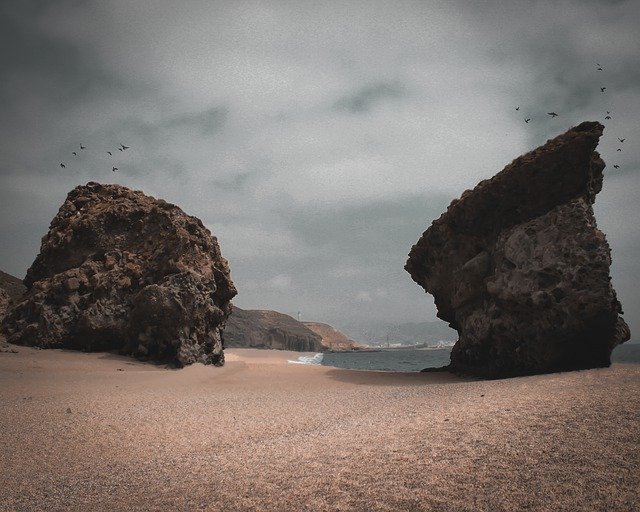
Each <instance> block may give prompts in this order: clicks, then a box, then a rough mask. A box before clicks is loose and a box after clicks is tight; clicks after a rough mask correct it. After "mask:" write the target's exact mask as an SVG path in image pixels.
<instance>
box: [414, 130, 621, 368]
mask: <svg viewBox="0 0 640 512" xmlns="http://www.w3.org/2000/svg"><path fill="white" fill-rule="evenodd" d="M603 128H604V127H603V126H602V125H601V124H599V123H593V122H586V123H582V124H580V125H579V126H576V127H575V128H573V129H571V130H569V131H568V132H566V133H565V134H563V135H560V136H559V137H556V138H555V139H552V140H550V141H548V142H547V143H546V144H545V145H544V146H541V147H540V148H538V149H536V150H534V151H532V152H530V153H527V154H526V155H523V156H521V157H520V158H518V159H516V160H514V161H513V162H512V163H511V164H509V165H508V166H507V167H506V168H505V169H504V170H503V171H501V172H500V173H498V174H497V175H496V176H494V177H493V178H492V179H490V180H485V181H482V182H481V183H479V184H478V186H476V188H474V189H473V190H471V191H465V192H464V193H463V194H462V197H461V198H460V199H458V200H454V201H453V202H452V203H451V205H450V206H449V207H448V209H447V211H446V212H445V213H443V214H442V216H441V217H440V218H439V219H437V220H435V221H434V222H433V223H432V225H431V227H430V228H429V229H427V230H426V231H425V232H424V234H423V235H422V237H421V238H420V240H419V241H418V242H417V243H416V245H414V246H413V248H412V249H411V252H410V254H409V259H408V261H407V264H406V266H405V269H406V270H407V271H408V272H409V273H410V274H411V277H412V278H413V279H414V281H416V282H417V283H418V284H420V285H421V286H422V287H423V288H424V289H425V290H426V291H427V292H429V293H431V294H433V296H434V298H435V303H436V307H437V308H438V317H439V318H441V319H443V320H445V321H447V322H449V324H450V326H451V327H453V328H454V329H456V330H457V331H458V333H459V339H458V341H457V343H456V345H455V346H454V348H453V351H452V354H451V364H450V369H451V370H454V371H459V372H468V373H472V374H476V375H479V376H486V377H505V376H512V375H523V374H531V373H542V372H551V371H560V370H571V369H580V368H591V367H600V366H608V365H609V364H610V356H611V351H612V350H613V348H614V347H615V346H616V345H618V344H620V343H622V342H624V341H626V340H628V339H629V337H630V333H629V328H628V326H627V325H626V323H625V322H624V320H622V318H621V317H620V316H619V315H620V314H621V313H622V309H621V306H620V303H619V302H618V300H617V298H616V294H615V291H614V290H613V288H612V286H611V282H610V281H611V279H610V277H609V266H610V264H611V255H610V249H609V246H608V245H607V242H606V239H605V236H604V234H603V233H602V232H601V231H599V230H598V229H597V227H596V221H595V218H594V215H593V209H592V204H593V202H594V201H595V196H596V194H597V193H598V192H599V191H600V190H601V189H602V179H603V177H602V171H603V169H604V167H605V164H604V162H603V161H602V159H601V158H600V156H599V155H598V153H597V152H596V151H595V147H596V146H597V144H598V140H599V138H600V136H601V135H602V130H603Z"/></svg>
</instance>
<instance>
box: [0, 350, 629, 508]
mask: <svg viewBox="0 0 640 512" xmlns="http://www.w3.org/2000/svg"><path fill="white" fill-rule="evenodd" d="M15 349H16V350H17V353H11V352H2V353H0V432H1V437H0V459H1V461H2V462H1V464H0V510H3V511H9V510H11V511H13V510H15V511H23V510H24V511H27V510H28V511H35V510H77V511H86V510H93V511H95V510H123V511H124V510H158V511H160V510H185V511H186V510H211V511H217V510H220V511H233V510H256V511H257V510H272V511H296V510H310V511H313V510H332V511H333V510H357V511H360V510H362V511H366V510H389V511H391V510H394V511H398V510H434V511H479V510H486V511H503V510H505V511H506V510H512V511H520V510H536V511H537V510H544V511H558V510H567V511H569V510H571V511H576V510H598V511H633V510H640V498H639V492H640V491H639V489H640V450H639V448H640V365H614V366H612V367H611V368H606V369H598V370H588V371H581V372H572V373H560V374H553V375H544V376H534V377H524V378H515V379H506V380H498V381H473V380H469V379H462V378H458V377H455V376H452V375H449V374H398V373H381V372H357V371H350V370H338V369H332V368H327V367H314V366H304V365H292V364H288V363H287V359H296V358H297V357H298V356H299V355H300V353H293V352H280V351H260V350H254V349H228V350H227V351H226V354H227V363H226V365H225V366H224V367H222V368H215V367H205V366H202V365H195V366H192V367H188V368H185V369H182V370H172V369H166V368H164V367H162V366H154V365H151V364H144V363H140V362H137V361H135V360H132V359H129V358H124V357H119V356H115V355H111V354H104V353H91V354H86V353H78V352H71V351H61V350H35V349H31V348H25V347H15Z"/></svg>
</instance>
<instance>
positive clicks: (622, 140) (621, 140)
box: [618, 138, 627, 142]
mask: <svg viewBox="0 0 640 512" xmlns="http://www.w3.org/2000/svg"><path fill="white" fill-rule="evenodd" d="M618 140H619V141H620V142H624V141H625V140H627V139H621V138H618Z"/></svg>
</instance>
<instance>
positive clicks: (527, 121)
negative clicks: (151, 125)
mask: <svg viewBox="0 0 640 512" xmlns="http://www.w3.org/2000/svg"><path fill="white" fill-rule="evenodd" d="M596 66H597V70H598V71H603V68H602V66H601V65H600V64H598V63H596ZM606 90H607V88H606V87H600V92H601V93H604V91H606ZM516 110H517V111H519V110H520V107H516ZM547 115H548V116H551V118H554V117H558V114H556V113H555V112H547ZM604 118H605V119H607V120H608V119H611V112H610V111H608V110H607V115H606V116H604ZM530 121H531V118H530V117H526V118H525V120H524V122H525V123H527V124H528V123H529V122H530ZM625 140H626V139H621V138H620V137H618V141H620V144H622V143H624V141H625ZM129 147H130V146H125V145H124V144H122V143H120V146H118V151H125V150H127V149H129ZM86 148H87V147H86V146H83V145H82V144H80V149H81V150H83V149H86ZM621 151H622V148H618V149H616V152H621ZM107 153H108V154H109V156H113V153H111V151H107ZM72 155H73V156H78V153H77V152H76V151H73V152H72ZM60 167H62V168H63V169H65V168H66V167H67V166H66V165H65V164H64V163H60ZM613 168H614V169H619V168H620V166H619V165H618V164H614V166H613ZM111 170H112V171H113V172H116V171H117V170H118V168H117V167H115V166H114V167H112V168H111Z"/></svg>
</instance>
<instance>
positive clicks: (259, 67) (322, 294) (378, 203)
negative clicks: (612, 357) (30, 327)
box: [0, 0, 640, 328]
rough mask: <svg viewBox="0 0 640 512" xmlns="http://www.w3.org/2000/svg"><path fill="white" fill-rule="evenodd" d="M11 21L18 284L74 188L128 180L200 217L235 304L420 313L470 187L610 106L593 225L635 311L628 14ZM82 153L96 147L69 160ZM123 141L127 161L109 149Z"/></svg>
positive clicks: (8, 132) (58, 13)
mask: <svg viewBox="0 0 640 512" xmlns="http://www.w3.org/2000/svg"><path fill="white" fill-rule="evenodd" d="M0 9H2V10H0V14H1V16H0V38H2V39H0V42H1V46H0V52H2V57H3V62H4V63H5V65H4V66H3V68H2V70H0V73H2V75H1V76H2V83H1V85H0V105H2V107H3V119H2V123H0V150H1V151H2V155H3V158H2V160H1V161H0V186H1V187H2V188H1V189H0V214H1V219H0V235H1V236H2V239H3V240H11V243H10V244H2V248H0V268H1V269H2V270H7V271H10V272H13V273H15V274H18V275H23V274H24V271H25V270H26V268H27V267H28V265H29V264H30V263H31V261H32V260H33V258H34V257H35V251H36V248H37V247H38V245H39V240H40V237H41V236H42V235H43V234H44V233H45V232H46V229H47V226H48V223H49V221H50V220H51V217H52V216H53V215H54V214H55V211H56V210H57V208H58V207H59V205H60V204H61V203H62V201H63V200H64V197H65V196H66V193H67V192H68V191H69V190H70V189H71V188H73V187H74V186H76V185H78V184H80V183H84V182H86V181H89V180H97V181H117V182H119V183H121V184H123V185H126V186H129V187H132V188H136V189H142V190H144V191H145V192H146V193H148V194H151V195H155V196H157V197H162V198H164V199H166V200H168V201H171V202H173V203H176V204H178V205H179V206H181V207H182V208H183V209H184V210H185V211H186V212H187V213H189V214H193V215H197V216H198V217H200V218H202V220H203V221H204V222H205V223H206V224H207V226H208V227H210V228H211V230H212V232H213V233H214V234H215V235H217V236H218V238H219V240H220V244H221V248H222V251H223V254H224V255H225V257H227V258H228V259H229V260H230V263H231V268H232V274H233V278H234V280H235V281H236V284H237V286H238V289H239V291H240V294H239V295H238V297H237V303H238V305H240V306H241V307H248V308H252V307H264V308H274V309H279V310H281V311H284V312H294V313H295V311H297V310H298V309H302V311H303V316H304V317H306V318H307V319H310V318H315V319H318V320H325V321H329V322H332V321H333V320H344V319H345V317H347V316H349V315H352V316H353V317H357V318H359V319H361V320H366V319H367V318H373V317H375V318H379V319H383V320H385V321H390V322H393V321H395V320H396V319H398V318H400V317H402V318H403V321H409V320H413V321H423V320H425V319H426V320H428V319H430V318H432V317H433V306H432V304H431V301H430V298H429V297H428V296H427V295H425V294H424V292H423V291H422V290H421V289H420V288H419V287H418V286H416V285H415V284H414V283H413V282H411V280H410V278H409V276H408V274H406V272H404V270H403V269H402V266H403V265H404V261H405V260H406V254H407V253H408V251H409V249H410V247H411V245H412V244H413V243H415V241H417V239H418V237H419V236H420V234H421V233H422V231H424V229H426V228H427V227H428V226H429V225H430V223H431V221H432V220H433V219H434V218H436V217H438V216H439V215H440V213H441V212H442V210H443V209H444V208H445V207H446V204H447V203H448V202H449V201H450V200H451V199H453V198H454V197H457V196H459V195H460V193H461V192H462V191H463V190H464V189H466V188H471V187H473V186H474V185H475V184H476V183H477V182H478V181H479V180H480V179H483V178H488V177H490V176H491V175H493V174H495V173H496V172H497V171H499V170H500V169H501V168H502V167H503V166H504V165H506V164H507V163H508V162H509V161H511V160H512V159H513V158H515V157H516V156H518V155H519V154H521V153H523V152H525V151H528V150H531V149H533V148H534V147H535V146H537V145H539V144H541V143H543V142H544V141H545V140H546V139H548V138H550V137H552V136H555V135H557V134H558V133H560V132H562V131H564V130H565V129H567V128H569V127H570V126H572V125H574V124H577V123H578V122H581V121H583V120H585V119H595V120H603V117H604V113H605V112H606V110H609V111H611V112H612V119H611V120H610V121H607V122H606V123H605V124H606V130H605V137H604V138H603V140H602V142H601V145H600V147H599V151H600V152H601V153H602V155H603V158H604V159H605V161H606V162H607V164H608V168H607V171H606V173H607V178H606V180H605V188H604V190H603V192H602V193H601V195H599V196H598V201H597V203H596V214H597V215H598V223H599V226H600V227H601V228H602V229H603V231H605V233H607V235H608V238H609V240H610V242H611V245H612V249H613V254H614V266H613V273H614V284H616V283H622V288H621V294H620V297H621V300H622V301H623V305H625V302H628V303H632V302H634V303H638V302H639V301H638V297H637V293H636V292H635V291H634V290H637V289H640V282H639V281H638V278H637V277H635V276H638V275H640V267H637V266H634V263H633V261H635V260H636V258H634V256H635V255H636V254H637V247H638V244H637V243H636V242H637V241H640V233H638V230H637V229H636V228H634V227H633V225H640V219H638V222H637V223H636V224H634V223H631V221H630V220H629V219H634V220H635V219H636V217H637V216H638V207H637V203H634V201H636V200H638V198H636V196H635V195H634V194H632V193H631V192H630V191H632V190H634V189H638V188H640V186H639V185H640V184H639V183H638V175H639V173H638V160H639V159H638V156H637V149H634V148H635V147H637V144H636V143H635V141H637V140H640V131H639V128H638V126H637V122H636V121H635V120H636V119H637V114H638V111H639V110H640V105H639V104H638V101H639V98H640V86H639V84H640V68H639V67H638V66H637V65H636V62H637V47H638V36H637V26H638V25H639V24H640V19H638V16H640V14H639V13H638V9H633V5H632V3H630V2H616V3H614V2H611V3H605V2H595V1H592V2H587V3H585V2H578V1H577V0H575V1H562V2H551V1H535V2H482V3H479V2H475V3H471V2H457V3H453V2H413V1H401V2H394V3H389V2H384V1H376V0H369V1H364V0H363V1H355V2H335V3H331V2H329V3H319V4H318V3H316V4H314V5H311V4H307V3H298V4H296V7H295V8H293V7H292V4H288V3H281V2H214V1H211V2H209V1H194V2H190V3H175V2H172V1H169V0H157V1H153V2H148V1H142V0H141V1H139V2H138V1H137V2H135V3H134V2H127V1H124V0H112V1H105V2H103V1H73V2H34V1H31V2H17V1H16V2H10V3H6V2H5V3H3V4H2V6H0ZM596 62H598V63H601V64H602V65H603V67H604V71H603V72H598V71H597V70H596V68H595V64H596ZM599 73H600V74H599ZM603 80H606V83H605V82H603ZM600 86H606V87H607V94H605V95H602V94H601V93H600V92H599V87H600ZM516 106H520V110H519V111H515V107H516ZM552 110H553V111H556V112H558V113H559V114H560V117H558V118H556V119H550V118H549V116H547V112H549V111H552ZM525 115H526V116H527V117H531V118H532V121H531V122H530V123H529V124H526V125H525V123H524V116H525ZM618 137H626V138H627V142H626V146H625V147H624V148H623V149H624V150H625V151H624V152H616V149H617V146H616V142H617V138H618ZM80 142H83V143H84V144H85V145H87V148H88V149H87V151H85V152H83V153H82V154H81V155H79V156H78V158H77V159H74V160H69V161H66V160H63V159H70V158H71V151H73V150H75V149H76V148H77V145H78V143H80ZM119 143H125V144H126V145H131V146H132V150H130V151H128V152H126V153H122V152H117V151H116V152H115V153H114V155H113V156H109V155H108V154H107V151H109V150H112V149H113V148H114V147H115V146H116V145H117V144H119ZM634 144H635V146H634ZM112 152H113V151H112ZM61 161H66V163H67V164H68V165H67V168H66V169H64V170H63V169H60V168H59V163H60V162H61ZM114 162H117V165H118V167H119V168H120V169H121V170H120V171H119V173H117V174H116V173H112V172H111V166H112V163H114ZM614 163H616V164H620V166H621V168H620V170H619V172H617V173H615V174H614V172H615V171H614V170H613V167H612V166H613V164H614ZM618 254H619V255H620V257H619V260H620V262H621V265H620V266H619V267H616V257H617V256H616V255H618ZM616 286H617V284H616ZM625 309H626V310H627V311H628V312H630V311H631V315H632V316H633V318H638V319H639V320H640V312H638V313H637V314H636V312H634V309H633V308H629V307H627V306H626V305H625ZM628 314H629V313H628ZM385 317H386V318H385ZM631 323H632V324H633V320H632V322H631ZM632 328H633V325H632Z"/></svg>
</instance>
